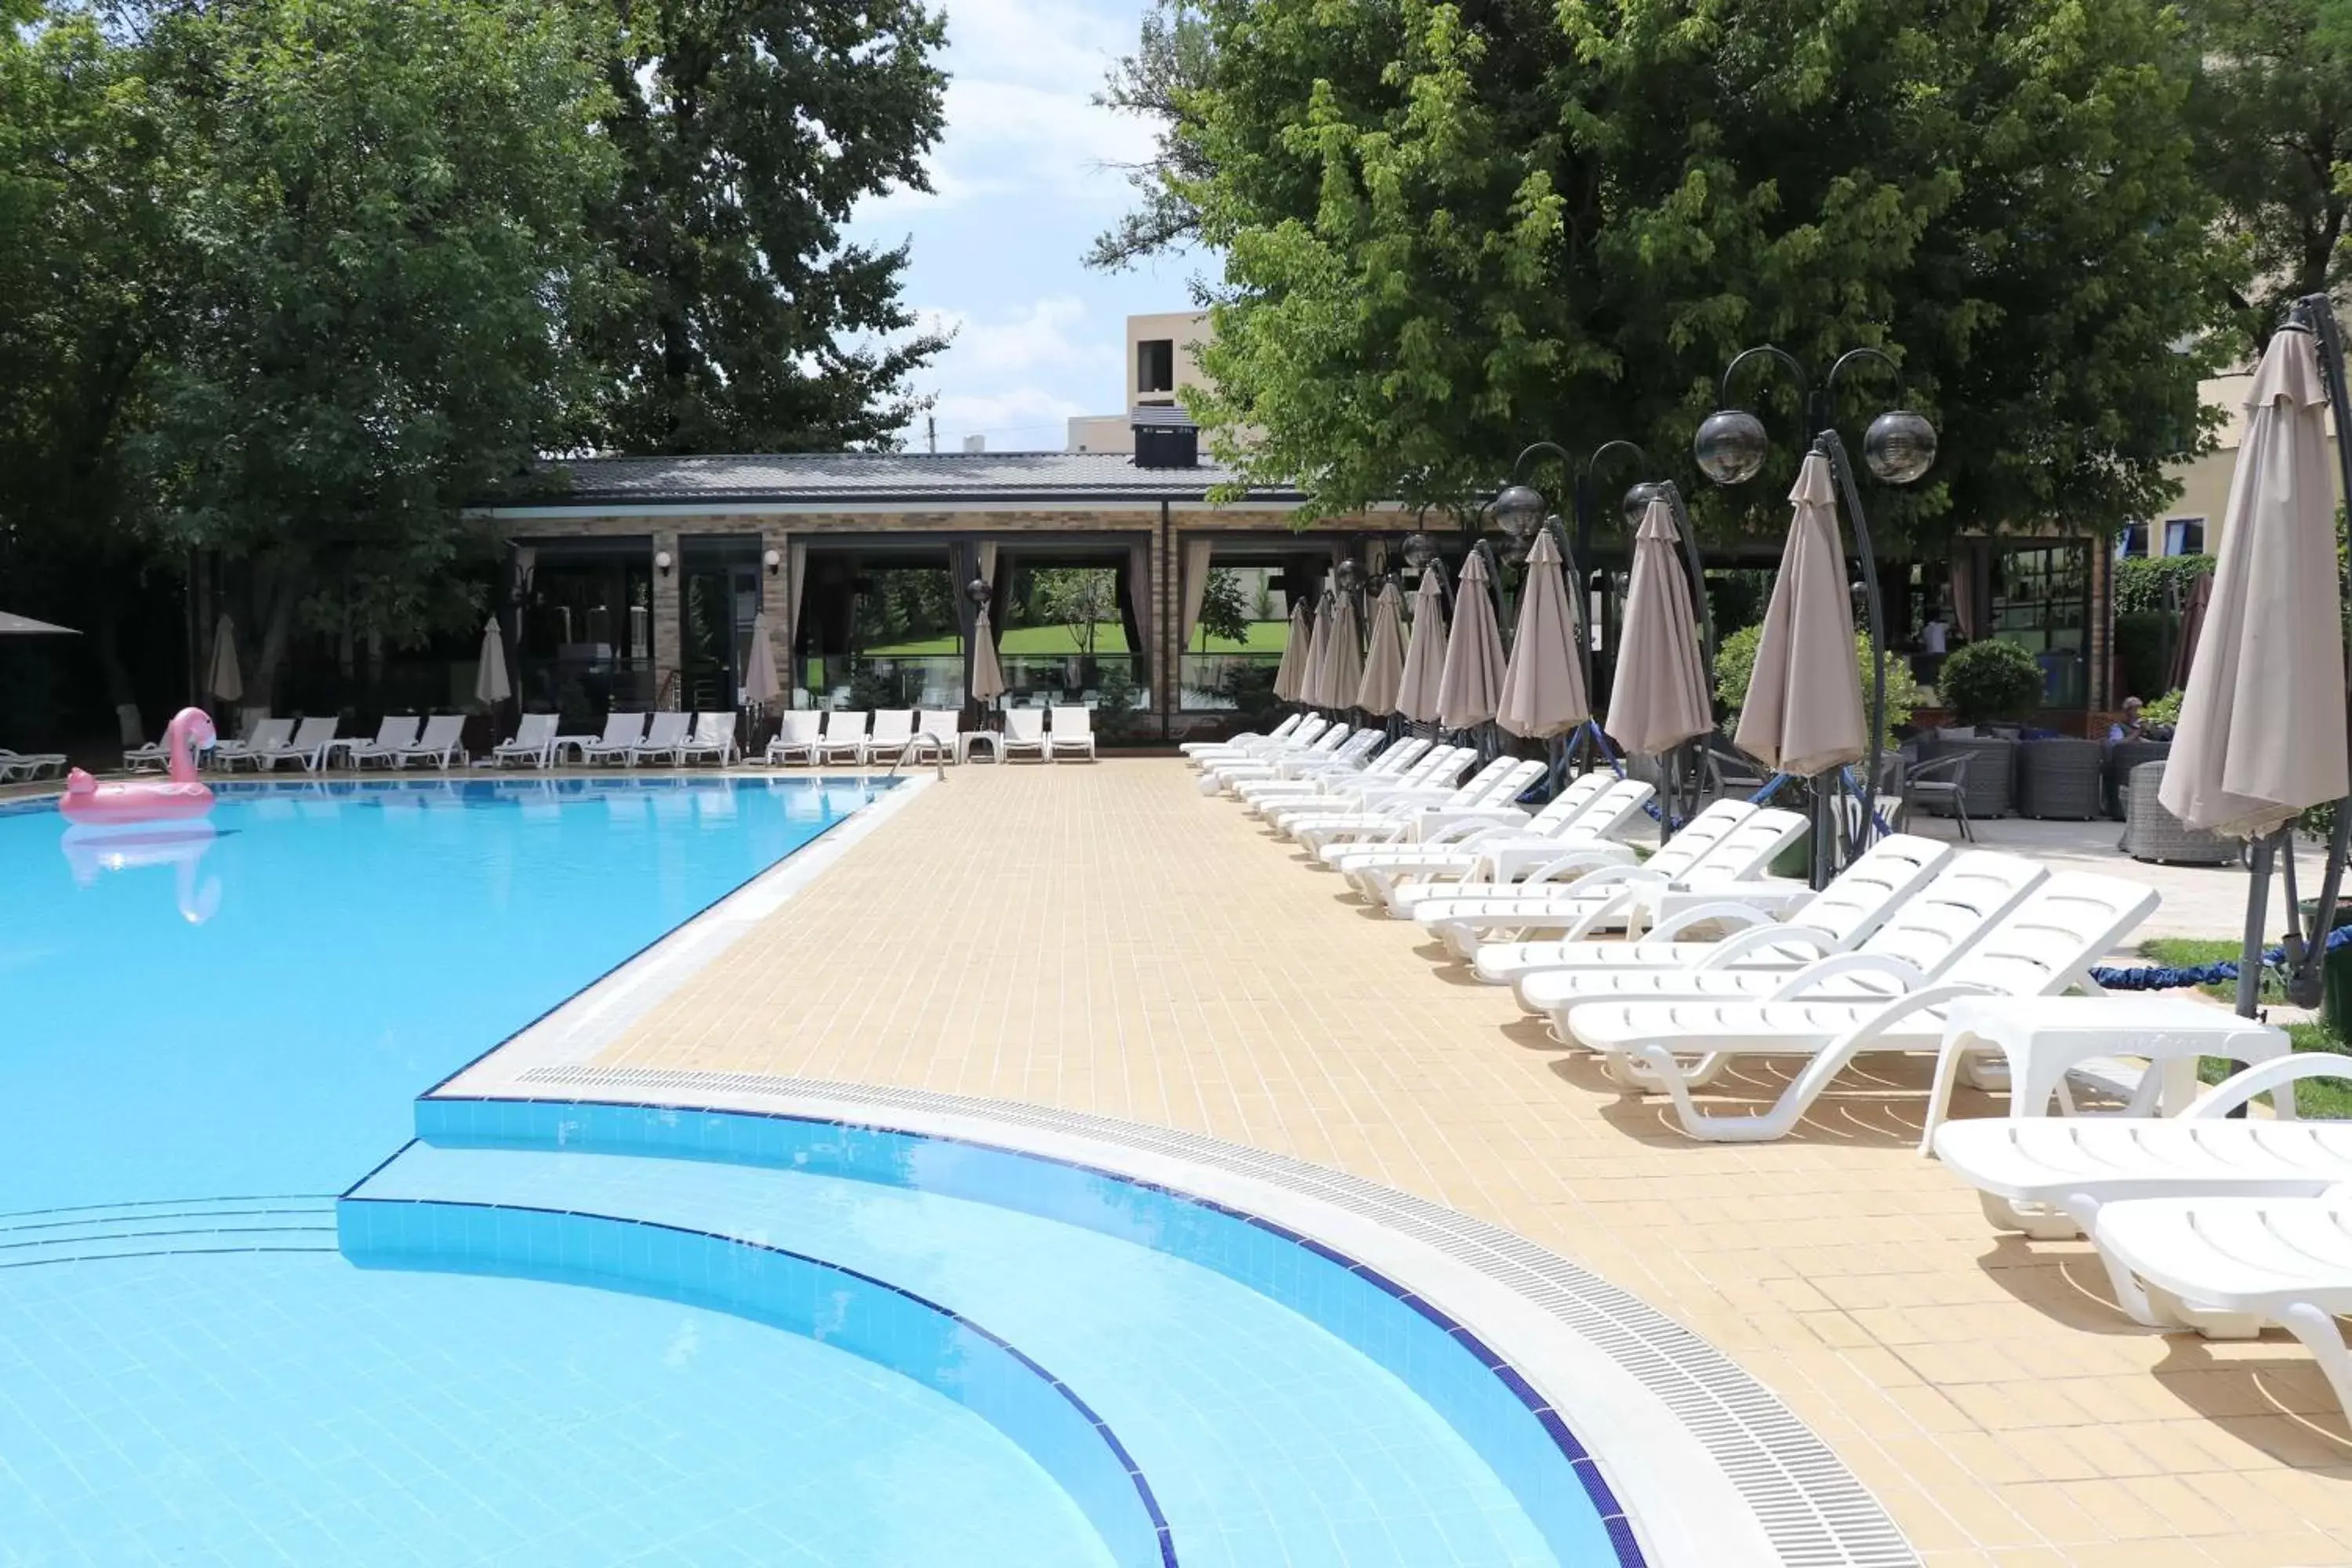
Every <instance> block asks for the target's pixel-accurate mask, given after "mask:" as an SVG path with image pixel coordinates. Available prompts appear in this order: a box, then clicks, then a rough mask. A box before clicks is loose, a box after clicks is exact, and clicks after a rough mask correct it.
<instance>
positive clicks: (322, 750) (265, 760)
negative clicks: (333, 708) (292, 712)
mask: <svg viewBox="0 0 2352 1568" xmlns="http://www.w3.org/2000/svg"><path fill="white" fill-rule="evenodd" d="M335 726H336V720H335V717H334V715H333V714H328V715H327V716H326V717H324V718H320V719H305V720H303V721H302V722H301V723H300V724H299V725H298V726H297V727H296V728H295V731H294V733H293V736H292V737H291V738H290V739H289V740H288V741H287V742H286V743H285V744H284V745H282V746H257V747H255V748H254V750H252V751H250V752H247V753H246V761H247V762H249V763H252V764H253V765H254V767H255V768H256V769H261V768H268V770H269V771H270V772H271V773H276V772H277V771H278V763H299V764H300V765H301V768H302V771H303V772H304V773H317V772H318V771H319V770H320V768H322V767H324V766H325V765H326V761H327V748H328V747H330V746H331V745H333V744H334V743H335Z"/></svg>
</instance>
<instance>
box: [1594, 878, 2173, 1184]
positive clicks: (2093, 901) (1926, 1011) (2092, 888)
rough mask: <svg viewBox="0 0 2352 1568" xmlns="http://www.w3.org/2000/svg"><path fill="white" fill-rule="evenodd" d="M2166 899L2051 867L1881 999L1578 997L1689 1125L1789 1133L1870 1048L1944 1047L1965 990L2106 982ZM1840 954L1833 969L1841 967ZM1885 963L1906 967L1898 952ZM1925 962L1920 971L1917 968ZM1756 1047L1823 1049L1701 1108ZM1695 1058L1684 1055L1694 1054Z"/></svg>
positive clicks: (1985, 992) (1803, 1052)
mask: <svg viewBox="0 0 2352 1568" xmlns="http://www.w3.org/2000/svg"><path fill="white" fill-rule="evenodd" d="M2157 904H2158V897H2157V894H2156V890H2155V889H2152V888H2147V887H2143V886H2141V885H2140V884H2138V883H2137V882H2127V881H2125V880H2124V879H2121V878H2118V877H2100V876H2094V875H2091V874H2089V873H2087V872H2081V871H2065V872H2061V873H2059V874H2058V875H2056V876H2053V877H2051V878H2049V879H2046V880H2044V881H2043V882H2042V884H2041V885H2040V886H2038V887H2036V888H2035V889H2033V890H2032V892H2031V893H2029V894H2027V895H2026V897H2025V899H2024V900H2023V901H2022V902H2021V903H2020V904H2019V905H2018V906H2017V907H2016V908H2015V909H2014V910H2011V911H2010V912H2009V914H2007V915H2006V916H2004V917H2002V918H2001V919H2000V921H1997V922H1995V923H1994V925H1993V927H1992V929H1991V930H1990V931H1987V932H1986V933H1985V934H1984V935H1983V936H1982V937H1980V938H1979V939H1978V941H1977V942H1975V943H1974V944H1973V945H1971V946H1970V947H1969V949H1968V950H1967V951H1966V952H1963V953H1961V954H1960V956H1959V957H1958V959H1957V960H1955V961H1954V962H1953V963H1952V964H1951V965H1950V966H1949V967H1948V968H1947V969H1946V970H1945V972H1944V973H1943V975H1942V977H1941V978H1939V979H1937V980H1933V981H1919V982H1915V983H1914V984H1911V985H1910V986H1908V987H1907V988H1906V989H1905V990H1904V991H1903V993H1902V994H1899V995H1895V996H1889V997H1884V998H1873V999H1870V1000H1857V999H1853V998H1851V997H1846V998H1839V999H1827V998H1822V997H1817V996H1811V995H1801V994H1784V995H1781V996H1778V997H1775V998H1773V999H1771V1000H1769V1001H1762V1002H1752V1001H1737V1002H1733V1001H1708V1000H1682V1001H1659V1002H1601V1003H1596V1004H1593V1005H1590V1006H1583V1007H1579V1008H1578V1009H1577V1010H1576V1012H1575V1015H1574V1017H1573V1018H1572V1020H1571V1022H1572V1024H1573V1026H1574V1029H1575V1033H1576V1037H1577V1038H1579V1039H1580V1040H1581V1041H1583V1042H1584V1044H1586V1045H1587V1046H1590V1047H1592V1048H1593V1049H1594V1050H1596V1051H1599V1052H1600V1053H1601V1058H1602V1064H1603V1066H1604V1068H1605V1069H1606V1070H1607V1071H1608V1073H1609V1075H1610V1076H1611V1077H1612V1078H1613V1079H1616V1080H1617V1081H1618V1082H1619V1083H1621V1084H1624V1085H1626V1086H1627V1087H1629V1088H1633V1089H1664V1091H1665V1092H1666V1093H1667V1095H1669V1096H1670V1097H1671V1098H1672V1099H1673V1100H1674V1106H1675V1115H1676V1117H1677V1119H1678V1120H1679V1121H1681V1122H1682V1126H1683V1130H1684V1131H1685V1132H1688V1133H1689V1134H1690V1135H1691V1136H1692V1137H1694V1138H1701V1139H1706V1140H1709V1141H1711V1142H1754V1141H1759V1140H1762V1139H1768V1138H1778V1137H1780V1135H1781V1134H1782V1133H1784V1132H1787V1131H1790V1129H1791V1128H1793V1127H1795V1126H1796V1125H1797V1123H1798V1122H1799V1121H1801V1120H1802V1119H1803V1117H1804V1114H1805V1111H1806V1110H1807V1109H1808V1108H1810V1107H1811V1104H1812V1102H1813V1101H1814V1100H1817V1099H1819V1098H1820V1096H1821V1094H1822V1090H1823V1089H1827V1088H1828V1087H1829V1084H1830V1080H1831V1079H1834V1078H1835V1077H1836V1076H1837V1075H1838V1074H1839V1073H1840V1072H1843V1070H1844V1069H1845V1068H1846V1066H1847V1064H1848V1063H1850V1062H1852V1061H1853V1058H1856V1057H1857V1056H1860V1055H1863V1054H1864V1053H1865V1052H1869V1051H1933V1050H1935V1049H1937V1047H1938V1046H1939V1045H1940V1044H1941V1043H1942V1040H1943V1033H1944V1010H1945V1009H1946V1008H1947V1007H1948V1006H1949V1005H1951V1004H1952V1003H1953V1002H1956V1001H1958V1000H1959V999H1960V998H1961V997H1964V996H2055V995H2058V994H2062V993H2063V992H2064V991H2066V990H2067V989H2068V988H2069V987H2072V986H2078V985H2079V986H2082V987H2084V988H2085V989H2093V990H2095V989H2096V986H2095V983H2093V982H2092V980H2091V978H2090V966H2091V965H2092V964H2094V963H2097V962H2098V961H2099V960H2100V959H2102V958H2104V957H2105V956H2106V955H2107V954H2108V953H2110V952H2114V951H2115V950H2116V946H2117V945H2118V944H2119V943H2120V942H2122V941H2123V939H2124V938H2125V937H2126V936H2127V935H2128V934H2130V932H2131V931H2132V930H2133V928H2134V927H2136V926H2137V925H2138V924H2139V922H2140V921H2143V920H2145V919H2147V916H2148V914H2149V913H2150V911H2152V910H2154V909H2155V908H2156V906H2157ZM1832 965H1835V966H1837V967H1836V968H1834V969H1833V970H1831V966H1832ZM1820 967H1821V968H1822V969H1824V970H1831V972H1830V973H1825V974H1823V975H1822V976H1821V979H1820V982H1817V984H1820V983H1822V982H1826V983H1828V984H1830V985H1838V984H1843V985H1845V986H1849V987H1850V986H1851V985H1852V984H1853V975H1854V974H1856V973H1861V972H1862V971H1863V970H1864V969H1865V968H1868V967H1872V965H1871V963H1869V961H1867V960H1865V959H1864V956H1863V955H1862V954H1859V953H1853V954H1847V955H1844V956H1843V958H1839V959H1832V960H1830V961H1828V963H1826V964H1824V965H1822V966H1820ZM1877 967H1879V968H1881V969H1882V970H1883V971H1884V972H1885V973H1888V974H1890V975H1895V976H1897V977H1898V978H1899V977H1900V973H1901V972H1900V971H1899V970H1898V969H1896V968H1895V965H1894V964H1892V963H1880V964H1878V965H1877ZM1914 973H1916V971H1915V972H1914ZM1743 1056H1764V1057H1804V1058H1810V1059H1809V1060H1808V1061H1807V1062H1806V1064H1805V1067H1804V1069H1803V1070H1802V1071H1801V1072H1800V1073H1799V1074H1798V1075H1797V1076H1796V1078H1795V1079H1794V1080H1793V1081H1791V1082H1790V1085H1789V1087H1788V1089H1787V1090H1786V1091H1785V1092H1783V1093H1782V1095H1781V1096H1780V1101H1779V1102H1778V1103H1777V1104H1776V1105H1774V1106H1773V1108H1772V1109H1771V1110H1769V1111H1766V1112H1763V1113H1762V1114H1760V1115H1755V1116H1730V1115H1717V1116H1706V1115H1702V1114H1701V1113H1700V1112H1699V1110H1698V1109H1697V1107H1696V1105H1695V1104H1694V1103H1693V1102H1692V1100H1691V1096H1690V1091H1691V1090H1692V1089H1695V1088H1700V1087H1704V1086H1705V1085H1706V1084H1707V1083H1709V1082H1711V1081H1712V1080H1713V1079H1715V1078H1716V1076H1717V1074H1719V1073H1720V1072H1721V1071H1722V1070H1723V1068H1725V1067H1727V1066H1728V1065H1729V1064H1730V1063H1731V1062H1732V1061H1733V1060H1734V1059H1736V1058H1739V1057H1743ZM1685 1057H1689V1058H1696V1060H1695V1061H1693V1062H1691V1063H1690V1064H1689V1065H1685V1062H1684V1061H1683V1059H1682V1058H1685Z"/></svg>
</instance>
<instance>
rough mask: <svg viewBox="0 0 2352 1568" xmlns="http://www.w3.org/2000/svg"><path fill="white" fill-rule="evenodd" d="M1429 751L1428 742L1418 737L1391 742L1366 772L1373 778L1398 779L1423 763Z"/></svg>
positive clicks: (1408, 736) (1411, 736)
mask: <svg viewBox="0 0 2352 1568" xmlns="http://www.w3.org/2000/svg"><path fill="white" fill-rule="evenodd" d="M1428 750H1429V742H1427V741H1424V740H1423V739H1422V738H1421V737H1420V736H1418V735H1407V736H1405V737H1404V738H1403V739H1402V740H1401V741H1392V742H1390V743H1389V745H1388V747H1387V748H1386V749H1385V750H1383V751H1382V752H1381V754H1380V755H1379V756H1377V757H1374V758H1373V759H1372V760H1371V762H1370V763H1369V764H1368V765H1367V766H1366V767H1365V769H1364V772H1365V773H1366V774H1368V775H1369V776H1370V777H1372V778H1381V779H1392V778H1396V777H1398V776H1400V775H1401V774H1402V773H1403V772H1404V771H1405V769H1407V768H1409V767H1411V766H1412V765H1413V764H1414V763H1418V762H1419V761H1421V759H1422V756H1423V753H1424V752H1427V751H1428Z"/></svg>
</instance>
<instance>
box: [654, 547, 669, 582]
mask: <svg viewBox="0 0 2352 1568" xmlns="http://www.w3.org/2000/svg"><path fill="white" fill-rule="evenodd" d="M654 570H655V571H656V572H658V573H660V574H662V575H663V576H665V577H667V576H668V575H669V552H668V551H667V550H656V551H655V552H654Z"/></svg>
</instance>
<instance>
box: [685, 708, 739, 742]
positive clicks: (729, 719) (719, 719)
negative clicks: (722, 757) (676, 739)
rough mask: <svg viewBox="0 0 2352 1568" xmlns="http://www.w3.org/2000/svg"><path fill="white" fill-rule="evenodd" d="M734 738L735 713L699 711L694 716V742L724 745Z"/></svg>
mask: <svg viewBox="0 0 2352 1568" xmlns="http://www.w3.org/2000/svg"><path fill="white" fill-rule="evenodd" d="M734 738H735V715H734V714H732V713H697V714H696V715H695V716H694V743H695V744H696V745H698V746H723V745H725V744H727V742H730V741H732V740H733V739H734Z"/></svg>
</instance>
